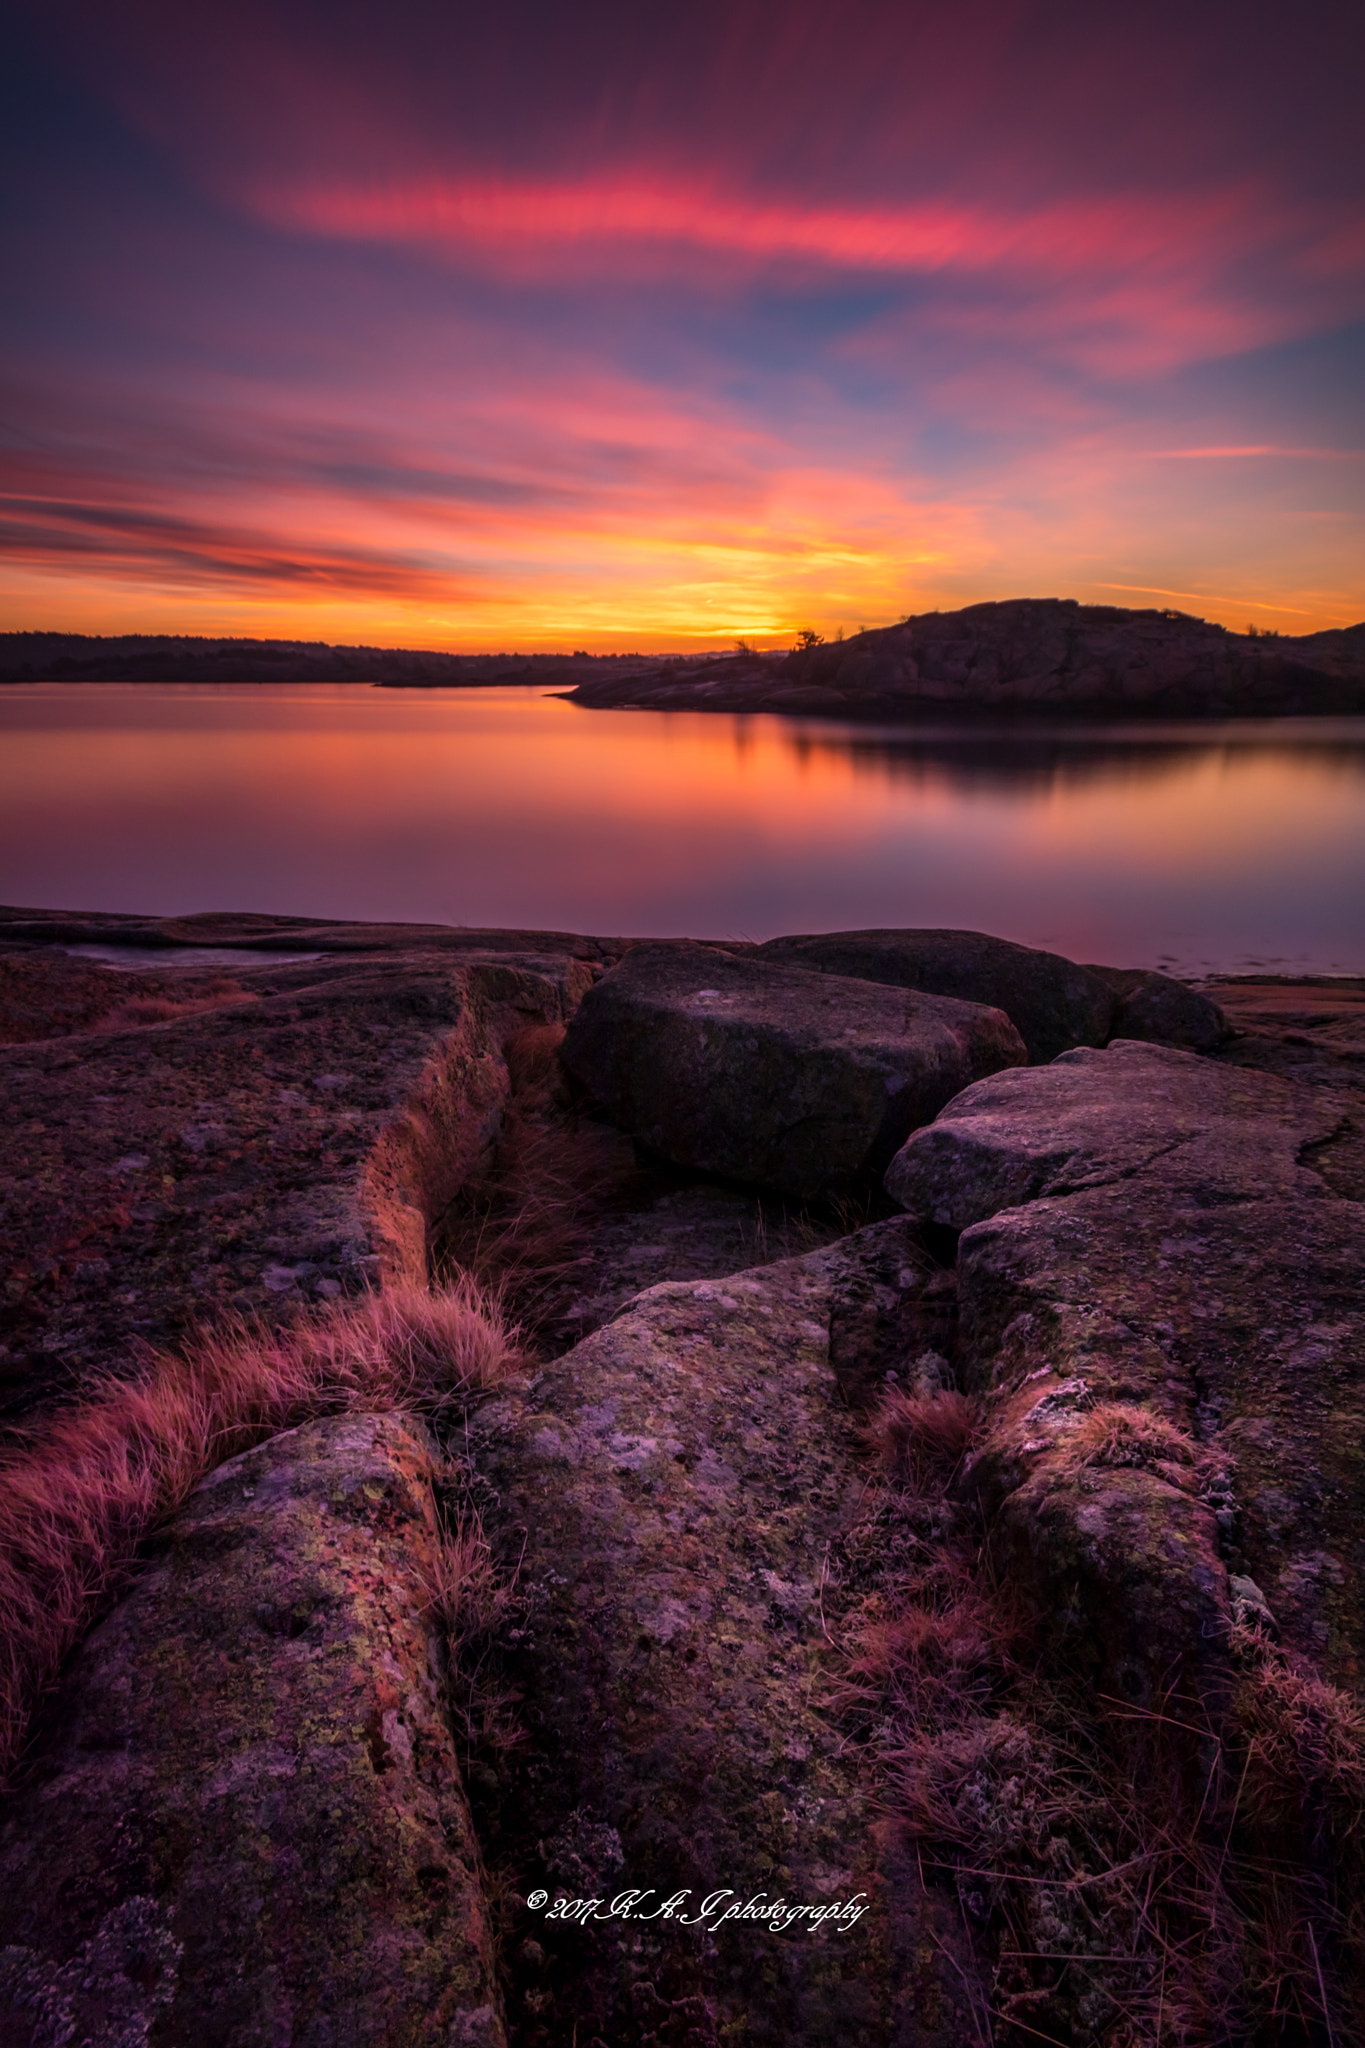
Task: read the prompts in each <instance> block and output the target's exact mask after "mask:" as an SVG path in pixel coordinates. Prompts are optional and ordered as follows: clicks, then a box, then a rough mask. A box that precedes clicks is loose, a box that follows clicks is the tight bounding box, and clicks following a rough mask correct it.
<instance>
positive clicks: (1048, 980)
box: [758, 931, 1178, 1065]
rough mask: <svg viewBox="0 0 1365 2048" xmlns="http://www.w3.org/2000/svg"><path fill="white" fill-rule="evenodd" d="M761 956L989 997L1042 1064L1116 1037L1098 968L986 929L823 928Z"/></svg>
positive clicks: (897, 984)
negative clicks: (1075, 1048)
mask: <svg viewBox="0 0 1365 2048" xmlns="http://www.w3.org/2000/svg"><path fill="white" fill-rule="evenodd" d="M758 958H759V959H760V960H773V961H780V962H783V963H785V964H786V965H788V966H791V967H809V968H814V969H815V970H816V971H817V972H818V973H821V974H842V975H855V976H858V977H859V978H860V979H862V980H864V981H876V982H882V983H885V984H886V985H887V986H889V987H893V988H913V989H921V990H923V991H924V992H925V993H926V994H929V995H937V996H953V997H955V998H957V999H958V1000H959V1001H962V1002H968V1003H986V1004H988V1005H989V1006H990V1007H991V1008H993V1009H997V1010H1003V1011H1004V1012H1005V1014H1006V1016H1007V1017H1008V1018H1009V1019H1010V1022H1011V1023H1012V1024H1013V1025H1014V1027H1015V1029H1016V1031H1017V1032H1018V1033H1019V1036H1020V1037H1021V1038H1022V1039H1023V1041H1024V1044H1025V1046H1026V1047H1027V1049H1028V1056H1029V1059H1030V1061H1032V1062H1033V1063H1034V1064H1035V1065H1038V1064H1040V1063H1042V1062H1044V1061H1047V1060H1051V1059H1055V1058H1056V1056H1057V1054H1058V1053H1059V1052H1065V1051H1067V1050H1068V1048H1069V1047H1071V1046H1074V1045H1103V1044H1105V1043H1106V1041H1107V1040H1108V1039H1109V1037H1110V1036H1111V1035H1112V1030H1113V1022H1114V1012H1115V1007H1116V1006H1115V1001H1114V991H1113V989H1112V988H1110V987H1109V985H1108V984H1107V983H1106V982H1105V981H1104V980H1103V979H1102V978H1101V976H1100V975H1099V974H1098V973H1097V971H1096V970H1095V969H1093V968H1088V967H1078V966H1077V965H1076V963H1075V961H1074V960H1065V959H1063V958H1062V956H1061V954H1059V953H1045V952H1040V951H1039V950H1038V949H1037V948H1036V947H1033V946H1017V945H1015V944H1014V943H1013V942H1012V941H1011V940H1009V939H996V938H992V937H991V936H990V935H989V934H988V933H986V932H959V931H866V932H823V933H817V934H811V935H809V936H806V937H795V936H794V937H791V938H781V939H769V940H768V942H767V943H766V945H762V946H760V947H759V948H758ZM1177 985H1178V984H1177Z"/></svg>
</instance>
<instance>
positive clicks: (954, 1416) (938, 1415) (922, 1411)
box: [865, 1390, 981, 1487]
mask: <svg viewBox="0 0 1365 2048" xmlns="http://www.w3.org/2000/svg"><path fill="white" fill-rule="evenodd" d="M980 1427H981V1403H980V1402H979V1401H975V1400H973V1399H972V1398H971V1396H970V1395H968V1394H959V1393H955V1392H953V1391H951V1390H947V1391H944V1392H942V1393H937V1394H901V1393H895V1394H888V1395H886V1396H885V1398H884V1399H883V1401H882V1403H881V1406H880V1407H879V1408H878V1409H877V1411H876V1413H875V1415H874V1416H873V1417H872V1420H871V1422H870V1423H869V1424H868V1426H867V1430H866V1432H865V1434H866V1437H867V1440H868V1442H869V1443H870V1444H871V1445H872V1447H873V1449H874V1451H875V1452H876V1454H877V1457H878V1461H879V1462H880V1464H881V1465H882V1467H883V1469H884V1470H885V1471H886V1472H888V1473H891V1474H893V1475H894V1476H895V1477H896V1478H898V1479H900V1480H902V1481H904V1482H905V1483H907V1484H908V1485H911V1486H914V1487H925V1486H929V1485H933V1484H937V1485H939V1486H943V1485H945V1484H946V1483H947V1482H948V1481H949V1480H950V1479H951V1478H952V1476H953V1474H954V1472H955V1471H956V1470H957V1468H958V1466H959V1465H960V1464H961V1463H962V1460H963V1459H964V1458H965V1457H966V1455H967V1452H968V1451H969V1450H970V1449H971V1446H972V1443H973V1441H974V1439H975V1437H976V1435H977V1433H978V1431H979V1429H980Z"/></svg>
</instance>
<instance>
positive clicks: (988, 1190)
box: [886, 1041, 1339, 1230]
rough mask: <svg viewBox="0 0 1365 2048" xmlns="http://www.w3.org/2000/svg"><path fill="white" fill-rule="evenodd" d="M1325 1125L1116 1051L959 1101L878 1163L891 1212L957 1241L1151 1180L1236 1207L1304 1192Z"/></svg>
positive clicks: (1288, 1105)
mask: <svg viewBox="0 0 1365 2048" xmlns="http://www.w3.org/2000/svg"><path fill="white" fill-rule="evenodd" d="M1338 1121H1339V1117H1338V1116H1337V1114H1336V1112H1335V1109H1334V1107H1333V1106H1331V1105H1327V1104H1323V1103H1321V1102H1317V1101H1315V1100H1314V1099H1313V1098H1312V1096H1310V1095H1308V1094H1307V1093H1306V1091H1304V1090H1302V1089H1300V1088H1297V1087H1295V1085H1294V1084H1293V1083H1292V1082H1288V1081H1278V1080H1276V1079H1275V1078H1274V1077H1273V1076H1271V1075H1267V1074H1256V1073H1248V1072H1246V1071H1245V1070H1244V1069H1242V1068H1239V1067H1223V1066H1218V1065H1216V1064H1214V1063H1213V1062H1211V1061H1209V1060H1203V1059H1200V1058H1199V1057H1198V1055H1197V1054H1195V1053H1189V1052H1181V1051H1179V1050H1178V1049H1177V1048H1175V1047H1173V1046H1154V1045H1141V1044H1135V1043H1127V1042H1124V1041H1118V1042H1116V1043H1115V1044H1113V1045H1111V1046H1109V1047H1108V1048H1106V1049H1105V1050H1104V1051H1095V1050H1093V1049H1091V1048H1088V1047H1087V1048H1083V1049H1078V1050H1077V1051H1075V1052H1069V1053H1063V1054H1062V1055H1061V1057H1060V1058H1059V1059H1057V1060H1054V1061H1053V1062H1052V1064H1051V1065H1050V1066H1049V1067H1047V1068H1046V1069H1044V1070H1042V1071H1033V1070H1029V1071H1027V1072H1023V1073H1013V1074H996V1075H991V1076H990V1077H989V1078H988V1079H986V1080H984V1081H979V1082H977V1083H976V1084H975V1085H974V1086H973V1087H971V1088H967V1089H964V1090H963V1092H962V1094H961V1095H959V1096H957V1097H956V1098H955V1099H954V1100H953V1101H952V1102H950V1103H949V1104H948V1105H947V1107H946V1108H945V1109H943V1110H942V1111H941V1112H940V1114H939V1116H938V1118H937V1120H936V1121H935V1122H934V1123H932V1124H930V1125H928V1126H927V1127H926V1128H925V1129H923V1130H919V1131H915V1132H912V1134H911V1136H910V1138H909V1139H908V1140H907V1142H906V1143H905V1144H904V1145H903V1146H902V1148H901V1150H900V1151H899V1152H898V1153H897V1155H896V1157H895V1158H894V1159H893V1160H892V1162H891V1165H890V1167H889V1168H888V1170H887V1174H886V1190H887V1193H888V1194H889V1195H890V1196H891V1197H892V1199H893V1200H895V1201H897V1202H899V1203H900V1205H901V1207H902V1208H904V1209H909V1210H911V1211H912V1212H913V1213H915V1214H917V1215H920V1216H922V1217H925V1218H926V1219H929V1220H932V1221H933V1222H935V1223H944V1224H949V1225H951V1227H952V1228H953V1229H954V1230H965V1229H966V1228H967V1227H968V1226H969V1225H970V1224H973V1223H980V1222H982V1221H984V1219H985V1218H986V1217H988V1216H993V1215H995V1213H996V1212H997V1210H1000V1209H1012V1208H1014V1207H1016V1206H1017V1205H1018V1204H1019V1203H1020V1202H1033V1201H1037V1200H1039V1199H1040V1198H1041V1197H1045V1196H1057V1195H1070V1194H1075V1193H1077V1192H1078V1191H1079V1190H1080V1189H1082V1188H1093V1187H1105V1186H1110V1185H1112V1184H1113V1183H1115V1182H1118V1181H1129V1180H1132V1179H1133V1178H1134V1177H1135V1176H1136V1175H1138V1174H1140V1173H1144V1172H1145V1171H1146V1170H1147V1169H1149V1168H1151V1169H1159V1175H1160V1179H1161V1181H1162V1183H1163V1185H1164V1186H1166V1187H1167V1188H1172V1187H1175V1186H1180V1187H1184V1188H1191V1187H1200V1188H1204V1189H1212V1190H1213V1191H1214V1196H1213V1198H1214V1199H1218V1200H1228V1199H1231V1198H1232V1197H1233V1196H1234V1195H1236V1196H1237V1197H1240V1198H1242V1199H1248V1198H1250V1197H1253V1196H1256V1195H1258V1194H1265V1193H1268V1192H1269V1191H1270V1190H1271V1189H1277V1190H1281V1191H1284V1192H1292V1191H1294V1190H1295V1189H1298V1190H1300V1191H1306V1192H1309V1193H1311V1192H1313V1191H1314V1190H1316V1189H1317V1188H1319V1187H1320V1185H1321V1183H1320V1181H1319V1180H1318V1177H1317V1175H1316V1174H1314V1173H1311V1172H1310V1171H1309V1170H1308V1169H1307V1168H1305V1167H1302V1166H1300V1164H1299V1155H1300V1153H1301V1151H1302V1150H1303V1148H1304V1147H1305V1146H1312V1145H1316V1144H1321V1143H1322V1142H1323V1141H1324V1140H1326V1139H1327V1138H1328V1137H1330V1136H1331V1134H1332V1132H1333V1131H1334V1130H1335V1128H1336V1125H1337V1123H1338Z"/></svg>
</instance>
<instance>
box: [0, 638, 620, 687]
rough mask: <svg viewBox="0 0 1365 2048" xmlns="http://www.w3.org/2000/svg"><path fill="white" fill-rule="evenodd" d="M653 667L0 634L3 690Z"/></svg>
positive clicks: (560, 658)
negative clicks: (11, 685) (19, 686)
mask: <svg viewBox="0 0 1365 2048" xmlns="http://www.w3.org/2000/svg"><path fill="white" fill-rule="evenodd" d="M656 666H657V656H655V657H649V656H643V655H631V654H625V655H622V654H602V655H592V654H582V653H575V654H437V653H434V652H428V651H426V650H423V649H417V648H407V647H331V646H328V645H327V643H326V642H325V641H322V640H229V639H222V640H213V639H202V638H195V637H191V636H189V635H186V634H172V633H122V634H117V635H112V636H108V637H106V636H104V635H100V634H88V633H0V682H5V683H21V682H25V683H39V682H53V683H385V684H389V685H390V686H394V687H403V688H409V689H412V688H416V689H423V688H425V689H432V688H436V687H438V686H440V685H446V686H449V685H451V684H455V685H479V684H489V683H550V682H566V683H574V682H577V681H579V680H581V679H583V678H584V677H587V676H592V675H596V674H600V673H603V672H606V673H611V674H614V675H619V674H621V673H622V672H623V669H626V668H629V669H630V672H631V673H634V672H635V671H636V670H639V671H641V672H643V671H646V670H650V669H653V668H654V667H656Z"/></svg>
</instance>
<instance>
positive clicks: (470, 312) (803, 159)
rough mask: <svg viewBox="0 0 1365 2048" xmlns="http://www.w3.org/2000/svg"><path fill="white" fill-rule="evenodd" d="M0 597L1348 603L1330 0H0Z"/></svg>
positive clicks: (1338, 16) (904, 604)
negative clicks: (2, 200) (1287, 1)
mask: <svg viewBox="0 0 1365 2048" xmlns="http://www.w3.org/2000/svg"><path fill="white" fill-rule="evenodd" d="M5 16H6V24H5V48H6V63H5V67H4V79H3V84H2V85H0V102H2V105H0V148H2V149H3V151H4V153H5V157H6V168H5V179H6V190H7V200H6V205H5V208H4V225H3V229H0V233H3V238H4V243H3V275H4V277H5V280H6V289H5V291H4V293H3V314H2V315H0V319H2V321H3V326H2V328H0V332H2V333H3V344H2V347H3V355H2V357H0V367H2V371H3V379H4V403H3V407H0V436H2V445H3V467H2V470H0V481H2V485H3V503H2V504H0V527H2V528H3V535H4V542H3V552H2V553H0V627H3V628H11V629H12V628H57V629H62V630H79V631H86V632H127V631H135V630H152V631H161V632H196V633H223V632H229V633H245V634H277V633H278V634H287V635H289V636H293V637H303V638H314V639H328V640H352V641H354V640H363V641H369V642H372V643H377V644H383V645H407V646H427V647H454V648H513V647H516V648H524V649H530V648H537V647H566V648H567V647H591V648H597V649H604V650H605V649H611V648H683V647H688V646H705V645H719V644H724V643H726V642H727V641H730V640H733V639H734V638H736V637H741V636H742V637H744V638H746V639H750V640H754V641H757V642H759V643H760V644H786V643H789V642H790V640H791V638H792V636H793V635H794V633H795V631H796V630H797V629H798V628H800V627H803V626H812V627H814V628H816V629H818V630H821V631H824V632H827V633H829V632H833V631H835V630H837V629H838V628H839V627H841V626H842V627H843V628H844V629H845V630H853V629H856V628H857V627H858V626H860V625H864V624H866V625H880V624H885V623H888V622H890V621H891V620H893V619H895V618H897V617H899V616H901V615H902V614H904V613H907V612H912V611H922V610H929V609H933V608H935V607H945V608H946V607H949V606H955V605H959V604H965V603H971V602H974V601H976V600H978V599H981V598H1004V597H1015V596H1025V595H1037V596H1068V597H1077V598H1080V599H1082V600H1083V601H1087V602H1099V603H1117V604H1126V605H1149V604H1152V605H1173V606H1176V607H1178V608H1180V609H1182V610H1185V611H1189V612H1193V613H1196V614H1198V615H1200V616H1203V617H1207V618H1214V619H1219V620H1222V621H1224V622H1225V623H1227V624H1229V625H1235V626H1244V625H1245V624H1246V623H1247V622H1249V621H1250V622H1254V623H1255V624H1257V625H1258V626H1261V627H1277V628H1279V629H1280V630H1281V631H1284V632H1291V633H1297V632H1307V631H1313V630H1315V629H1317V628H1319V627H1322V626H1330V625H1344V624H1347V623H1351V622H1353V621H1355V620H1358V619H1361V618H1365V175H1363V173H1365V162H1363V159H1365V121H1363V120H1362V118H1361V113H1360V98H1361V80H1362V78H1363V77H1365V8H1362V7H1361V6H1360V5H1359V4H1358V0H1349V4H1348V0H1308V4H1306V5H1302V6H1299V7H1294V8H1291V7H1288V6H1286V5H1282V4H1281V5H1270V4H1256V0H1238V4H1236V5H1233V4H1230V0H1198V4H1191V0H1171V4H1165V0H1158V4H1152V0H1135V4H1133V5H1130V6H1127V7H1124V8H1118V7H1108V6H1102V5H1101V6H1096V5H1095V4H1094V0H1084V4H1073V0H1054V4H1049V5H1037V4H1031V0H959V4H956V5H953V6H948V5H945V4H943V0H934V4H933V5H929V4H921V0H897V4H895V5H890V4H876V0H843V4H839V5H826V4H808V0H692V4H690V5H689V6H687V7H678V6H668V7H664V6H651V5H649V4H648V0H629V4H628V0H580V4H578V5H575V6H569V5H566V4H564V0H560V4H557V5H548V4H543V0H499V4H498V5H497V6H496V7H492V6H484V7H478V8H476V7H474V6H472V5H470V4H468V0H444V4H422V0H386V4H385V5H382V6H381V5H379V4H377V0H350V4H348V0H326V4H323V0H316V4H305V0H299V4H284V0H232V4H231V5H226V4H220V5H210V6H208V7H192V6H187V5H185V4H184V0H175V4H170V0H120V4H119V5H118V6H116V7H114V6H110V5H109V4H108V0H101V4H98V5H96V4H84V0H41V4H32V5H30V4H27V0H18V4H15V0H7V5H6V8H5Z"/></svg>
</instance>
